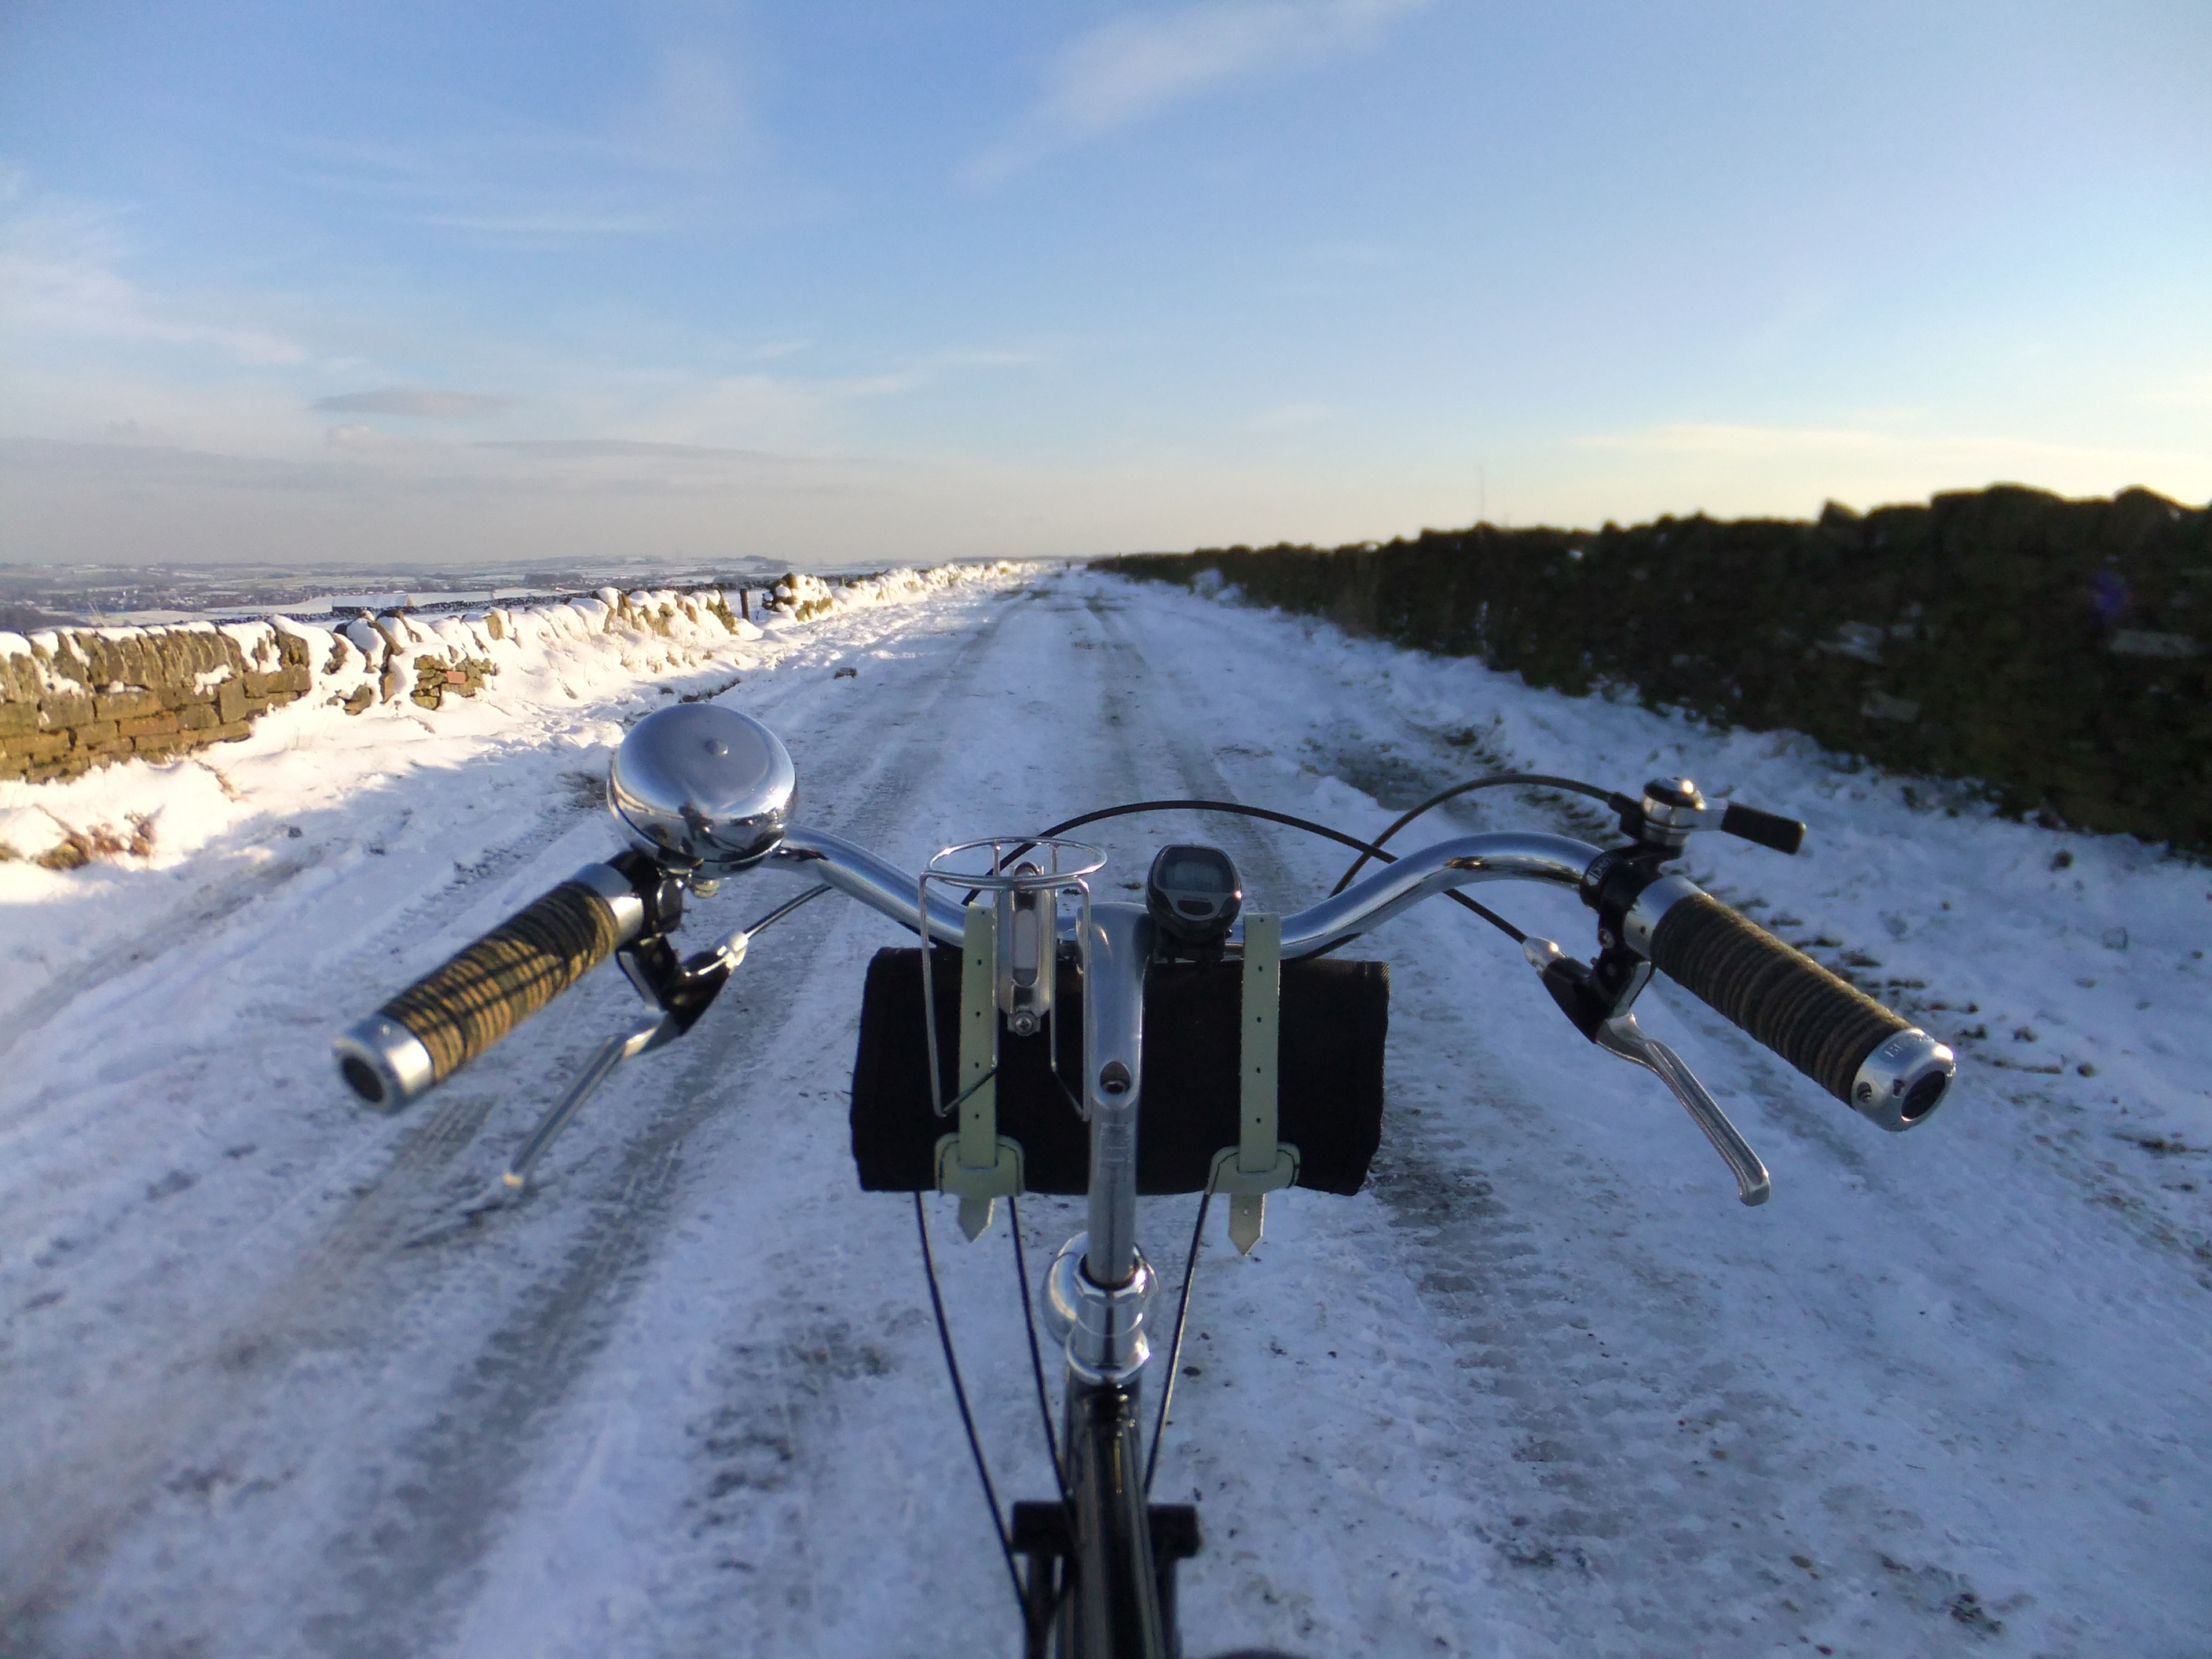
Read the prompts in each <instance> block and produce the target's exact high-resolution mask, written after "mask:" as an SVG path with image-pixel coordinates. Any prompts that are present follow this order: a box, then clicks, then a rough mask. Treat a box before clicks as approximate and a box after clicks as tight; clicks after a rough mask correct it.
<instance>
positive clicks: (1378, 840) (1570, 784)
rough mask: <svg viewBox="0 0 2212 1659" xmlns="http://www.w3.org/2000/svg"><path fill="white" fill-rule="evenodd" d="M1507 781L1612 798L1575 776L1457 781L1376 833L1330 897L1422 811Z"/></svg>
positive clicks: (1508, 775) (1504, 775)
mask: <svg viewBox="0 0 2212 1659" xmlns="http://www.w3.org/2000/svg"><path fill="white" fill-rule="evenodd" d="M1508 784H1523V785H1527V786H1530V787H1538V788H1544V789H1565V790H1570V791H1571V792H1573V793H1576V794H1577V795H1588V796H1589V798H1590V799H1593V800H1601V801H1605V802H1607V804H1608V805H1610V804H1611V803H1612V801H1613V791H1612V790H1610V789H1601V788H1599V787H1597V786H1596V785H1595V784H1594V783H1583V782H1581V781H1577V779H1574V778H1554V777H1547V776H1546V775H1544V774H1542V773H1541V772H1494V773H1492V775H1490V776H1488V777H1486V778H1474V779H1472V780H1470V781H1468V782H1466V783H1455V784H1454V785H1453V786H1452V787H1450V788H1449V789H1446V790H1443V791H1441V792H1439V793H1437V794H1433V795H1431V796H1430V797H1429V798H1428V799H1426V800H1425V801H1423V802H1422V803H1421V804H1420V805H1419V806H1416V807H1414V808H1413V810H1412V811H1409V812H1407V813H1406V814H1405V815H1404V816H1403V817H1400V818H1399V820H1398V821H1397V822H1396V823H1394V824H1392V825H1391V826H1390V827H1389V829H1385V830H1384V831H1383V833H1382V834H1381V835H1379V836H1376V837H1375V845H1374V846H1372V847H1370V848H1365V849H1364V850H1363V851H1362V852H1361V853H1360V854H1359V856H1358V858H1356V859H1354V860H1352V867H1351V868H1350V869H1349V870H1346V872H1344V873H1343V874H1342V875H1340V876H1339V877H1338V878H1336V885H1335V886H1334V887H1332V888H1330V889H1329V890H1328V891H1329V896H1330V897H1332V898H1334V896H1336V895H1337V894H1339V893H1341V892H1342V891H1343V890H1345V889H1346V888H1347V887H1349V886H1350V885H1352V878H1353V877H1354V876H1356V875H1358V873H1359V871H1360V866H1363V865H1364V864H1365V863H1366V862H1367V860H1369V859H1370V858H1376V857H1384V858H1387V857H1388V856H1389V854H1385V853H1383V851H1382V848H1383V842H1386V841H1388V840H1389V839H1390V837H1391V836H1395V835H1396V834H1397V833H1398V832H1399V831H1400V830H1401V829H1404V828H1405V827H1406V826H1407V824H1409V823H1412V822H1413V820H1414V819H1415V818H1417V817H1420V816H1421V814H1422V813H1424V812H1425V811H1428V810H1429V809H1430V808H1431V807H1434V806H1442V805H1443V804H1444V803H1445V802H1446V801H1448V800H1449V799H1452V798H1453V797H1454V796H1455V795H1464V794H1467V793H1469V792H1470V791H1472V790H1476V789H1496V788H1500V787H1504V786H1505V785H1508Z"/></svg>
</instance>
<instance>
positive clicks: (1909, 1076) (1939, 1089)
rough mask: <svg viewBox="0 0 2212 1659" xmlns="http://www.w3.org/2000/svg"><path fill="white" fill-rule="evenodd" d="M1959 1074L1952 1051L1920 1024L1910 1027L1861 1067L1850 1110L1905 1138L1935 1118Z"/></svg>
mask: <svg viewBox="0 0 2212 1659" xmlns="http://www.w3.org/2000/svg"><path fill="white" fill-rule="evenodd" d="M1958 1070H1959V1061H1958V1057H1957V1056H1956V1055H1954V1054H1953V1053H1952V1052H1951V1050H1950V1048H1948V1046H1946V1045H1945V1044H1943V1043H1941V1042H1936V1039H1935V1038H1934V1037H1932V1036H1929V1035H1928V1033H1927V1032H1925V1031H1923V1030H1921V1029H1920V1028H1919V1027H1918V1026H1917V1025H1915V1026H1907V1027H1906V1028H1905V1030H1902V1031H1899V1032H1898V1033H1896V1034H1895V1035H1894V1036H1890V1037H1887V1038H1885V1039H1884V1040H1883V1041H1882V1042H1880V1043H1878V1044H1876V1045H1875V1050H1874V1052H1873V1053H1872V1054H1869V1055H1868V1056H1867V1057H1866V1058H1865V1059H1864V1060H1862V1061H1860V1062H1859V1069H1858V1075H1857V1077H1855V1078H1854V1079H1852V1080H1851V1105H1852V1106H1853V1107H1854V1108H1855V1109H1857V1111H1858V1113H1859V1115H1861V1116H1863V1117H1864V1118H1867V1119H1869V1121H1873V1122H1875V1123H1878V1124H1880V1125H1881V1127H1883V1128H1885V1129H1887V1130H1889V1131H1890V1132H1891V1133H1902V1132H1903V1131H1905V1130H1906V1129H1911V1128H1917V1127H1919V1126H1920V1125H1921V1124H1923V1123H1925V1122H1926V1121H1928V1120H1929V1118H1930V1117H1932V1116H1934V1115H1935V1112H1936V1108H1937V1107H1938V1106H1940V1105H1942V1103H1943V1100H1944V1097H1946V1096H1947V1095H1948V1093H1949V1092H1950V1088H1951V1079H1953V1078H1954V1076H1956V1075H1957V1073H1958Z"/></svg>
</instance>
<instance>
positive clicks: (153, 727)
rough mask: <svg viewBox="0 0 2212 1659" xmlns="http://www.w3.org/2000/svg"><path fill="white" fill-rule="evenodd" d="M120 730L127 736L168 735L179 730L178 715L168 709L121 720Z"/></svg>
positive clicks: (151, 736) (148, 736) (152, 736)
mask: <svg viewBox="0 0 2212 1659" xmlns="http://www.w3.org/2000/svg"><path fill="white" fill-rule="evenodd" d="M176 730H177V717H176V716H175V715H174V714H169V713H167V712H166V711H164V712H163V713H161V714H146V715H143V716H141V717H140V718H139V719H137V720H124V721H121V722H119V724H118V731H119V732H121V734H122V735H123V736H125V737H126V738H159V737H166V736H167V735H168V734H170V733H171V732H174V731H176Z"/></svg>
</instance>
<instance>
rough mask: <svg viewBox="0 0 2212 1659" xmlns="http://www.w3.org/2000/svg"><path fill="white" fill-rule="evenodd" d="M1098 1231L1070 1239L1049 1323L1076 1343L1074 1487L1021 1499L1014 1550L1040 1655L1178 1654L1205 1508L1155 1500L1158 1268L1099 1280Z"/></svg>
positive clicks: (1069, 1481)
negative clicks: (1034, 1500) (1125, 1278)
mask: <svg viewBox="0 0 2212 1659" xmlns="http://www.w3.org/2000/svg"><path fill="white" fill-rule="evenodd" d="M1088 1249H1089V1238H1088V1236H1087V1235H1085V1234H1078V1235H1077V1236H1076V1237H1073V1238H1072V1239H1070V1240H1068V1242H1067V1243H1066V1244H1065V1245H1063V1246H1061V1248H1060V1254H1059V1255H1057V1256H1055V1257H1054V1259H1053V1263H1052V1267H1051V1269H1050V1271H1049V1272H1048V1273H1047V1274H1046V1276H1045V1298H1044V1299H1045V1322H1046V1325H1047V1327H1048V1328H1049V1329H1050V1330H1051V1331H1052V1333H1053V1334H1054V1336H1055V1337H1056V1338H1057V1339H1059V1340H1060V1341H1061V1342H1063V1343H1064V1344H1065V1345H1066V1352H1067V1403H1066V1413H1065V1422H1066V1434H1065V1437H1063V1439H1062V1442H1061V1456H1062V1461H1063V1463H1064V1468H1063V1471H1062V1474H1063V1477H1064V1480H1065V1482H1066V1492H1067V1502H1066V1506H1065V1507H1062V1506H1061V1505H1060V1504H1016V1505H1015V1506H1014V1508H1015V1516H1014V1534H1015V1537H1014V1547H1016V1548H1017V1549H1018V1550H1022V1551H1024V1552H1025V1553H1027V1554H1028V1555H1029V1557H1030V1568H1029V1577H1028V1583H1027V1594H1026V1595H1025V1597H1024V1601H1025V1604H1026V1607H1027V1609H1028V1614H1029V1628H1030V1654H1031V1655H1032V1656H1034V1659H1042V1656H1043V1655H1044V1654H1045V1653H1046V1652H1047V1651H1048V1648H1047V1646H1046V1642H1047V1639H1048V1632H1049V1633H1050V1638H1051V1647H1050V1649H1049V1651H1051V1652H1052V1653H1053V1654H1054V1655H1055V1656H1056V1659H1176V1655H1177V1654H1178V1653H1179V1651H1180V1648H1181V1644H1180V1643H1179V1641H1178V1640H1177V1637H1176V1616H1175V1571H1176V1563H1177V1562H1178V1561H1181V1560H1182V1559H1187V1558H1188V1557H1189V1556H1192V1555H1194V1554H1196V1553H1198V1517H1197V1513H1196V1511H1195V1510H1192V1509H1190V1508H1188V1506H1185V1505H1178V1504H1163V1505H1160V1506H1158V1507H1157V1508H1155V1507H1153V1506H1152V1505H1150V1504H1147V1503H1146V1498H1145V1455H1144V1443H1143V1432H1142V1428H1141V1425H1140V1423H1139V1418H1140V1417H1141V1415H1142V1412H1141V1409H1140V1404H1141V1401H1142V1399H1143V1395H1144V1382H1143V1371H1144V1367H1145V1365H1146V1362H1147V1361H1148V1360H1149V1359H1150V1358H1151V1344H1150V1342H1149V1340H1147V1338H1146V1331H1145V1325H1146V1318H1147V1316H1148V1315H1149V1314H1150V1312H1151V1310H1152V1303H1153V1299H1154V1297H1153V1285H1154V1281H1153V1278H1152V1267H1151V1265H1150V1264H1149V1263H1147V1262H1146V1261H1145V1259H1144V1258H1143V1256H1142V1255H1139V1256H1137V1257H1136V1259H1135V1269H1134V1271H1133V1273H1131V1275H1130V1278H1129V1282H1128V1283H1127V1284H1126V1285H1117V1286H1115V1287H1114V1288H1111V1289H1108V1288H1106V1287H1103V1286H1101V1285H1096V1284H1094V1283H1092V1282H1091V1276H1090V1274H1089V1273H1086V1272H1085V1270H1084V1260H1085V1255H1086V1254H1087V1252H1088Z"/></svg>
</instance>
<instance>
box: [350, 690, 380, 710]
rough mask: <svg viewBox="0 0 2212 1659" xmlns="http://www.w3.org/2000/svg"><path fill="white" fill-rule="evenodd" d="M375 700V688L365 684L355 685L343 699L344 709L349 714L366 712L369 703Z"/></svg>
mask: <svg viewBox="0 0 2212 1659" xmlns="http://www.w3.org/2000/svg"><path fill="white" fill-rule="evenodd" d="M375 701H376V691H375V688H374V687H373V686H367V685H361V686H356V687H355V688H354V690H353V694H352V695H351V696H349V697H347V699H346V700H345V711H346V713H347V714H367V713H368V707H369V705H370V704H371V703H373V702H375Z"/></svg>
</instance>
